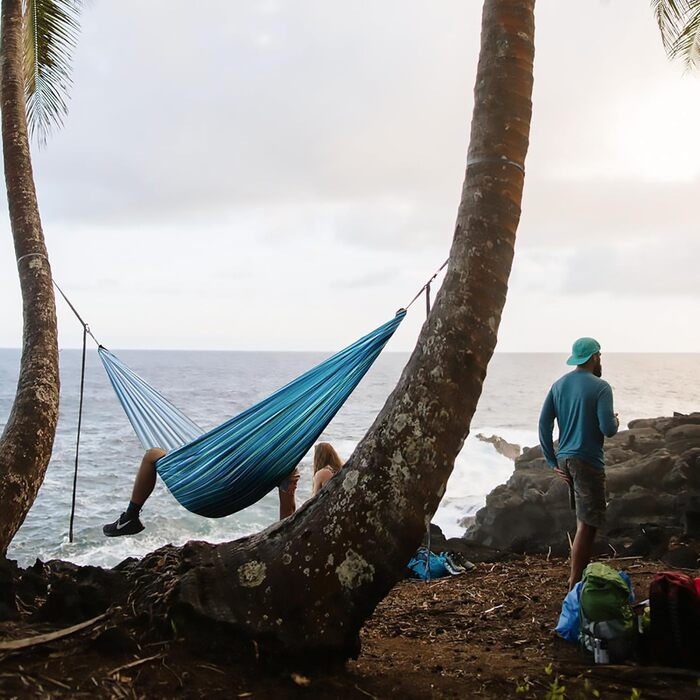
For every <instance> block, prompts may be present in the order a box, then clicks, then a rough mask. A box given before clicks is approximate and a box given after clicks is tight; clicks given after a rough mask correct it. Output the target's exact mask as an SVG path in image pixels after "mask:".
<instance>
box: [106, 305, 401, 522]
mask: <svg viewBox="0 0 700 700" xmlns="http://www.w3.org/2000/svg"><path fill="white" fill-rule="evenodd" d="M405 315H406V311H405V310H403V309H401V310H400V311H399V312H398V313H397V314H396V317H395V318H393V319H392V320H391V321H388V322H387V323H385V324H383V325H382V326H380V327H379V328H377V329H376V330H374V331H372V332H371V333H369V334H368V335H366V336H364V337H363V338H360V340H358V341H357V342H355V343H353V344H352V345H350V346H348V347H347V348H345V349H344V350H341V351H340V352H338V353H336V354H335V355H333V356H332V357H330V358H329V359H327V360H325V361H324V362H322V363H321V364H319V365H317V366H316V367H314V368H313V369H310V370H309V371H308V372H306V373H305V374H302V375H301V376H300V377H298V378H297V379H294V380H293V381H291V382H290V383H289V384H287V385H286V386H284V387H282V388H281V389H279V390H278V391H276V392H275V393H274V394H272V395H271V396H269V397H268V398H266V399H263V400H262V401H260V403H257V404H255V405H254V406H252V407H251V408H248V409H246V410H245V411H243V412H242V413H240V414H238V415H237V416H235V417H233V418H231V419H229V420H228V421H226V422H225V423H223V424H222V425H220V426H218V427H217V428H214V429H213V430H210V431H209V432H204V431H203V430H202V429H201V428H199V426H197V425H196V424H195V423H193V422H192V421H191V420H190V419H189V418H188V417H187V416H186V415H185V414H184V413H182V412H181V411H180V410H179V409H177V408H176V407H175V406H173V405H172V404H171V403H170V402H169V401H168V400H167V399H165V398H164V397H163V396H162V395H161V394H159V393H158V392H157V391H156V390H155V389H153V388H152V387H151V386H149V385H148V384H147V383H146V382H145V381H144V380H143V379H141V378H140V377H139V376H138V375H137V374H135V373H134V372H132V371H131V370H130V369H129V368H128V367H127V366H126V365H125V364H124V363H123V362H121V361H120V360H119V359H118V358H117V357H116V356H115V355H113V354H112V353H111V352H109V350H107V349H106V348H104V347H102V346H100V347H99V348H98V353H99V356H100V359H101V360H102V363H103V365H104V367H105V370H106V371H107V375H108V376H109V379H110V381H111V383H112V386H113V387H114V390H115V392H116V394H117V397H118V399H119V401H120V403H121V405H122V407H123V408H124V411H125V412H126V415H127V417H128V418H129V421H130V422H131V425H132V427H133V429H134V431H135V432H136V435H137V436H138V438H139V440H140V441H141V444H142V445H143V447H144V449H148V448H150V447H161V448H163V449H164V450H166V451H167V454H166V455H165V456H164V457H161V459H159V460H158V462H157V463H156V469H157V470H158V474H160V476H161V478H162V479H163V481H164V482H165V485H166V486H167V487H168V489H169V490H170V492H171V493H172V494H173V496H175V498H176V499H177V500H178V501H179V502H180V503H181V504H182V505H183V506H184V507H185V508H187V509H188V510H190V511H192V512H193V513H197V514H198V515H203V516H206V517H208V518H221V517H223V516H225V515H230V514H231V513H235V512H237V511H239V510H242V509H243V508H247V507H248V506H249V505H252V504H253V503H255V502H256V501H258V500H260V499H261V498H262V497H263V496H264V495H265V494H266V493H268V492H269V491H270V490H271V489H273V488H274V487H275V486H277V485H278V484H279V483H280V482H281V481H282V480H283V479H284V478H285V477H287V476H289V475H290V474H291V473H292V472H293V471H294V468H295V467H296V466H297V464H299V462H300V461H301V460H302V458H303V457H304V455H305V454H306V453H307V452H308V450H309V449H310V448H311V446H312V445H313V444H314V442H315V441H316V440H317V439H318V437H319V435H320V434H321V433H322V432H323V430H324V429H325V427H326V426H327V425H328V423H330V421H331V420H332V418H333V416H335V414H336V413H337V412H338V410H339V409H340V407H341V406H342V405H343V403H344V402H345V400H346V399H347V398H348V396H350V394H351V393H352V392H353V390H354V389H355V387H356V386H357V385H358V384H359V382H360V380H361V379H362V377H363V376H364V375H365V373H366V372H367V370H368V369H369V368H370V367H371V366H372V364H373V362H374V361H375V360H376V359H377V357H378V356H379V353H380V352H381V351H382V349H383V348H384V346H385V345H386V343H387V342H388V341H389V339H390V338H391V336H392V335H393V334H394V331H395V330H396V329H397V328H398V326H399V324H400V323H401V321H402V320H403V319H404V317H405Z"/></svg>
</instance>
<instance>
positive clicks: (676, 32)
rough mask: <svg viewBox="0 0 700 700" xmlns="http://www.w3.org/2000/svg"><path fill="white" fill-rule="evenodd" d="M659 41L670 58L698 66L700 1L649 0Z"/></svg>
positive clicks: (699, 58)
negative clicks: (659, 36) (659, 34)
mask: <svg viewBox="0 0 700 700" xmlns="http://www.w3.org/2000/svg"><path fill="white" fill-rule="evenodd" d="M651 6H652V10H653V11H654V16H655V17H656V21H657V24H658V25H659V30H660V31H661V40H662V42H663V45H664V48H665V49H666V53H668V55H669V56H670V57H671V58H681V59H682V60H683V61H684V62H685V64H686V66H687V67H688V68H696V67H698V66H699V65H700V0H651Z"/></svg>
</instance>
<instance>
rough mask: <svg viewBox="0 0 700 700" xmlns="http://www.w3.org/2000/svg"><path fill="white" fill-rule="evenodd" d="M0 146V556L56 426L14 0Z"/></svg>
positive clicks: (43, 262)
mask: <svg viewBox="0 0 700 700" xmlns="http://www.w3.org/2000/svg"><path fill="white" fill-rule="evenodd" d="M0 46H2V56H1V57H2V83H1V89H2V92H1V95H2V143H3V157H4V165H5V182H6V186H7V200H8V205H9V212H10V223H11V227H12V236H13V238H14V244H15V255H16V257H17V267H18V271H19V280H20V287H21V290H22V305H23V314H24V331H23V338H22V360H21V365H20V375H19V382H18V385H17V393H16V396H15V401H14V404H13V406H12V411H11V413H10V417H9V419H8V422H7V425H6V426H5V430H4V431H3V434H2V436H1V437H0V503H2V510H1V511H0V557H1V556H4V555H5V553H6V552H7V547H8V545H9V544H10V542H11V541H12V538H13V537H14V535H15V533H16V532H17V530H18V529H19V528H20V526H21V524H22V522H23V521H24V518H25V517H26V515H27V513H28V512H29V509H30V508H31V506H32V504H33V503H34V499H35V498H36V494H37V492H38V490H39V487H40V486H41V484H42V482H43V480H44V474H45V473H46V467H47V466H48V463H49V458H50V456H51V449H52V447H53V440H54V435H55V433H56V422H57V420H58V394H59V378H58V343H57V331H56V305H55V300H54V294H53V287H52V281H51V268H50V266H49V260H48V256H47V253H46V246H45V245H44V235H43V232H42V229H41V220H40V218H39V209H38V205H37V199H36V190H35V188H34V177H33V173H32V162H31V155H30V150H29V138H28V135H27V119H26V113H25V102H24V76H23V67H22V60H23V18H22V0H2V27H1V29H0Z"/></svg>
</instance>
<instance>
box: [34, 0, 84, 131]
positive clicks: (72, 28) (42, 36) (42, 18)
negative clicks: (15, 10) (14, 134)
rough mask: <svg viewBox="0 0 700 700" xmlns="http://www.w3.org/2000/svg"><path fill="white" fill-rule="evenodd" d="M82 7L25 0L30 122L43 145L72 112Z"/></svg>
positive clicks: (76, 1) (66, 1) (76, 2)
mask: <svg viewBox="0 0 700 700" xmlns="http://www.w3.org/2000/svg"><path fill="white" fill-rule="evenodd" d="M81 6H82V2H81V0H24V30H25V42H24V67H25V97H26V101H27V123H28V125H29V132H30V134H31V135H32V136H33V137H36V138H37V139H38V141H39V143H40V144H44V143H45V142H46V139H47V137H48V135H49V134H50V133H51V131H52V130H53V129H55V128H60V127H61V126H62V124H63V118H64V116H65V115H66V113H67V111H68V99H69V91H70V88H71V86H72V79H71V60H72V57H73V50H74V49H75V46H76V42H77V38H78V32H79V29H80V25H79V23H78V17H79V14H80V9H81Z"/></svg>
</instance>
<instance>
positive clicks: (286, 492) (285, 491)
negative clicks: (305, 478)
mask: <svg viewBox="0 0 700 700" xmlns="http://www.w3.org/2000/svg"><path fill="white" fill-rule="evenodd" d="M298 482H299V470H298V469H295V470H294V471H293V472H292V473H291V474H290V475H289V476H288V477H287V478H286V479H285V480H284V481H282V483H281V484H280V486H279V487H278V489H277V493H278V495H279V499H280V520H284V519H285V518H288V517H289V516H290V515H292V513H294V512H295V511H296V509H297V501H296V492H297V483H298Z"/></svg>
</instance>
